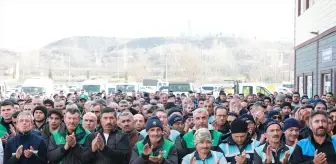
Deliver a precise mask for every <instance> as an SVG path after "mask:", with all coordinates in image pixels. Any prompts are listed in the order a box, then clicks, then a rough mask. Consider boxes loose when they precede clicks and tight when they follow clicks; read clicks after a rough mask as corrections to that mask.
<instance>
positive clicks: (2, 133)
mask: <svg viewBox="0 0 336 164" xmlns="http://www.w3.org/2000/svg"><path fill="white" fill-rule="evenodd" d="M6 133H8V131H7V129H6V127H5V126H3V125H2V124H0V138H2V137H3V136H5V134H6Z"/></svg>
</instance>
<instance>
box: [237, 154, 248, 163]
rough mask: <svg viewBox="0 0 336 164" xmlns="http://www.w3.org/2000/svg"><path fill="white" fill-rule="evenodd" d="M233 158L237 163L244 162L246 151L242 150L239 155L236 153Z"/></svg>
mask: <svg viewBox="0 0 336 164" xmlns="http://www.w3.org/2000/svg"><path fill="white" fill-rule="evenodd" d="M235 160H236V163H237V164H244V163H246V160H247V159H246V153H245V151H243V153H242V154H241V155H237V156H236V157H235Z"/></svg>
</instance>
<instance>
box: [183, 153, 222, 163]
mask: <svg viewBox="0 0 336 164" xmlns="http://www.w3.org/2000/svg"><path fill="white" fill-rule="evenodd" d="M193 157H195V158H196V164H226V163H228V162H227V161H226V158H225V157H224V156H223V153H220V152H216V151H212V150H210V152H209V154H208V156H207V157H206V158H205V159H204V160H202V159H201V158H200V157H199V155H198V153H197V152H196V151H195V152H192V153H190V154H188V155H186V156H185V157H183V160H182V164H190V163H191V159H192V158H193Z"/></svg>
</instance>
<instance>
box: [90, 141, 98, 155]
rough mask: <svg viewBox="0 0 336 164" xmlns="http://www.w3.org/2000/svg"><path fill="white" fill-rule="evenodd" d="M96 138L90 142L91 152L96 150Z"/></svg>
mask: <svg viewBox="0 0 336 164" xmlns="http://www.w3.org/2000/svg"><path fill="white" fill-rule="evenodd" d="M97 142H98V141H97V137H96V138H95V139H93V140H92V143H91V150H92V152H96V151H97V150H98V144H97Z"/></svg>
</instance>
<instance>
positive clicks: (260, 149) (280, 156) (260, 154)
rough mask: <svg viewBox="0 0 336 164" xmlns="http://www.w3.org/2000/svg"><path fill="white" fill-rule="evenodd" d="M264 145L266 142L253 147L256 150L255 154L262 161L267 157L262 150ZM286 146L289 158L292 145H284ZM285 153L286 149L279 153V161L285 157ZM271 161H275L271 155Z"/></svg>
mask: <svg viewBox="0 0 336 164" xmlns="http://www.w3.org/2000/svg"><path fill="white" fill-rule="evenodd" d="M265 145H266V144H263V145H261V146H259V147H257V148H256V149H255V151H256V152H257V154H258V155H259V157H260V158H261V161H262V162H266V158H267V156H266V153H265V152H264V151H263V150H264V148H265ZM286 147H288V149H289V158H290V156H291V155H292V153H293V151H294V149H293V148H292V147H289V146H287V145H286ZM285 153H286V151H283V152H281V153H280V155H279V161H280V162H282V161H283V159H284V158H285ZM289 158H288V159H289ZM272 163H275V160H274V157H272Z"/></svg>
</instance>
